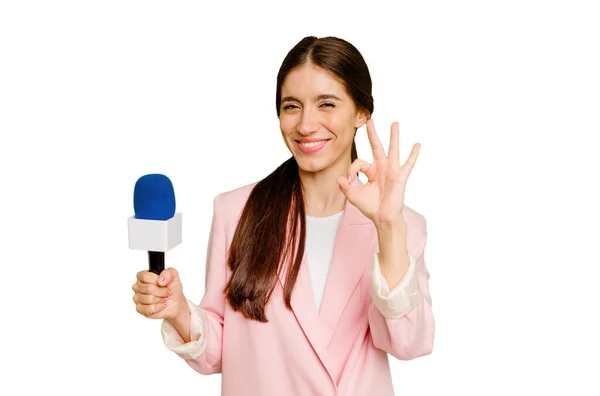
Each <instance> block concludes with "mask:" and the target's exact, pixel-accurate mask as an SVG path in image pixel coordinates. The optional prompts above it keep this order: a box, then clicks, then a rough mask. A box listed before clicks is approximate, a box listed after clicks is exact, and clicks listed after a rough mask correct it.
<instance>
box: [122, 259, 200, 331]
mask: <svg viewBox="0 0 600 396" xmlns="http://www.w3.org/2000/svg"><path fill="white" fill-rule="evenodd" d="M131 289H132V290H133V291H134V292H135V294H134V296H133V301H134V302H135V308H136V310H137V311H138V312H139V313H140V314H141V315H144V316H145V317H147V318H150V319H165V320H167V321H168V322H170V323H171V324H172V325H173V326H174V327H175V328H176V329H177V331H178V332H179V334H180V335H181V338H183V340H184V341H185V342H189V341H190V309H189V307H188V303H187V299H186V297H185V296H184V295H183V287H182V285H181V281H180V279H179V274H178V273H177V270H176V269H175V268H167V269H165V270H164V271H162V272H161V273H160V275H156V274H155V273H154V272H150V271H148V270H144V271H140V272H138V273H137V281H136V282H135V283H134V284H133V286H132V287H131Z"/></svg>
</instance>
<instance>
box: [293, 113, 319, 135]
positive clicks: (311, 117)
mask: <svg viewBox="0 0 600 396" xmlns="http://www.w3.org/2000/svg"><path fill="white" fill-rule="evenodd" d="M318 130H319V122H318V121H317V118H316V117H315V114H314V113H313V111H312V110H311V109H304V110H302V118H301V119H300V122H299V123H298V133H300V134H302V135H310V134H311V133H314V132H317V131H318Z"/></svg>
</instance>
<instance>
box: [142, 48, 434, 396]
mask: <svg viewBox="0 0 600 396" xmlns="http://www.w3.org/2000/svg"><path fill="white" fill-rule="evenodd" d="M276 109H277V115H278V117H279V120H280V127H281V132H282V136H283V140H284V142H285V144H286V145H287V147H288V149H289V150H290V152H291V154H292V157H291V158H290V159H289V160H287V161H285V162H284V163H283V164H282V165H281V166H279V168H277V169H276V170H275V171H274V172H273V173H271V174H270V175H269V176H267V177H266V178H265V179H263V180H261V181H260V182H258V183H253V184H250V185H247V186H243V187H240V188H238V189H236V190H233V191H229V192H224V193H222V194H219V195H217V197H216V198H215V200H214V215H213V221H212V226H211V234H210V239H209V244H208V252H207V262H206V284H205V294H204V297H203V299H202V301H201V303H200V305H199V306H198V305H195V304H194V303H192V302H191V301H189V300H187V299H186V297H185V296H184V295H183V292H182V286H181V282H180V280H179V277H178V273H177V271H176V270H175V269H173V268H168V269H166V270H164V271H163V272H162V273H161V274H160V275H158V276H157V275H156V274H153V273H151V272H149V271H141V272H139V273H138V274H137V279H138V280H137V282H136V283H135V284H134V285H133V290H134V291H135V295H134V297H133V300H134V301H135V303H136V309H137V311H138V312H139V313H141V314H143V315H144V316H146V317H148V318H154V319H163V323H162V327H161V329H162V335H163V339H164V342H165V344H166V346H167V348H169V349H170V350H172V351H174V352H175V353H177V354H178V355H179V356H181V357H182V358H183V359H185V361H186V363H188V364H189V365H190V366H191V367H192V368H193V369H194V370H196V371H198V372H199V373H202V374H213V373H222V394H223V395H256V396H259V395H260V396H264V395H286V396H292V395H302V396H306V395H332V396H333V395H352V396H361V395H365V396H366V395H378V396H385V395H393V394H394V391H393V386H392V379H391V374H390V369H389V362H388V354H390V355H392V356H394V357H395V358H397V359H402V360H409V359H413V358H416V357H419V356H423V355H427V354H429V353H430V352H431V350H432V348H433V338H434V318H433V314H432V311H431V298H430V293H429V287H428V279H429V273H428V271H427V269H426V267H425V261H424V249H425V243H426V223H425V218H424V217H423V216H422V215H420V214H418V213H417V212H415V211H414V210H412V209H410V208H408V207H406V206H404V193H405V186H406V182H407V179H408V176H409V175H410V172H411V170H412V169H413V167H414V165H415V162H416V160H417V156H418V153H419V147H420V145H419V144H415V145H414V146H413V149H412V151H411V153H410V156H409V158H408V160H407V161H406V162H405V163H404V164H403V165H402V166H400V161H399V136H398V134H399V132H398V124H397V123H394V124H392V130H391V138H390V147H389V152H388V154H387V155H386V153H385V151H384V149H383V147H382V145H381V143H380V141H379V139H378V137H377V135H376V133H375V128H374V125H373V121H372V120H371V119H370V117H371V114H372V112H373V98H372V96H371V78H370V75H369V70H368V68H367V65H366V64H365V62H364V59H363V57H362V56H361V54H360V53H359V52H358V50H357V49H356V48H355V47H354V46H353V45H352V44H350V43H348V42H346V41H344V40H341V39H338V38H334V37H327V38H321V39H317V38H316V37H306V38H304V39H303V40H301V41H300V42H299V43H298V44H297V45H296V46H295V47H294V48H293V49H292V50H291V51H290V52H289V53H288V55H287V56H286V58H285V60H284V61H283V64H282V66H281V69H280V71H279V74H278V76H277V92H276ZM365 123H366V125H367V133H368V136H369V141H370V143H371V146H372V150H373V159H374V161H373V164H369V163H367V162H365V161H363V160H360V159H358V158H357V153H356V147H355V143H354V136H355V134H356V130H357V129H358V128H360V127H361V126H363V125H365ZM358 172H363V173H365V174H366V176H367V177H368V180H369V181H368V183H366V184H363V183H362V182H361V181H360V180H359V179H358V177H357V175H358ZM293 231H294V232H293Z"/></svg>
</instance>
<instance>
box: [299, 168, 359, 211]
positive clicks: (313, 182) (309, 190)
mask: <svg viewBox="0 0 600 396" xmlns="http://www.w3.org/2000/svg"><path fill="white" fill-rule="evenodd" d="M349 166H350V164H348V165H347V166H345V167H344V166H341V167H340V166H338V167H335V166H331V167H329V168H327V169H324V170H322V171H319V172H304V171H302V170H301V169H299V172H300V180H301V182H302V186H303V194H304V202H305V206H306V214H307V215H309V216H313V217H327V216H331V215H334V214H336V213H339V212H341V211H342V210H344V207H345V205H346V196H345V195H344V193H343V192H342V190H340V187H339V185H338V183H337V179H338V178H339V177H340V176H346V173H345V172H346V170H347V169H348V167H349ZM335 168H340V170H338V169H335Z"/></svg>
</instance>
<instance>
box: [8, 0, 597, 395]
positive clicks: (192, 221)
mask: <svg viewBox="0 0 600 396" xmlns="http://www.w3.org/2000/svg"><path fill="white" fill-rule="evenodd" d="M201 3H202V2H199V1H198V2H190V1H188V2H174V1H172V2H167V1H162V2H158V1H124V0H120V1H96V2H92V1H70V2H68V1H38V2H32V1H4V2H2V3H1V5H0V133H1V141H0V165H1V166H0V172H1V178H0V188H1V193H0V199H1V202H0V203H1V208H2V212H3V215H2V222H1V224H2V226H1V227H0V232H1V238H0V241H1V243H2V253H3V255H2V259H1V263H2V272H1V278H0V280H1V283H2V288H1V289H0V290H1V294H2V306H3V309H2V311H1V312H2V316H1V319H0V320H1V321H2V326H1V328H0V331H1V332H2V334H1V338H0V339H2V351H1V353H0V359H1V364H2V367H3V369H2V370H3V375H2V377H3V380H2V386H3V387H7V388H10V390H7V389H5V390H3V391H2V392H1V393H2V394H6V395H30V394H46V393H47V394H50V393H51V394H63V395H67V394H68V395H82V394H85V395H106V394H144V395H165V394H170V395H192V394H195V395H218V394H219V393H220V379H221V377H220V375H212V376H202V375H200V374H198V373H196V372H195V371H193V370H192V369H191V368H190V367H189V366H187V365H186V364H185V362H184V361H183V360H181V359H180V358H179V357H178V356H177V355H175V354H174V353H172V352H170V351H168V350H167V349H166V348H165V346H164V344H163V342H162V339H161V336H160V321H158V320H151V319H147V318H145V317H143V316H141V315H140V314H138V313H137V312H136V311H135V305H134V303H133V301H132V300H131V297H132V296H133V291H132V290H131V285H133V283H134V282H135V274H136V272H137V271H140V270H143V269H147V265H148V264H147V256H146V254H145V252H141V251H131V250H129V249H128V244H127V217H129V216H131V215H132V214H133V187H134V183H135V181H136V180H137V179H138V178H139V177H140V176H142V175H144V174H147V173H155V172H156V173H163V174H166V175H167V176H169V178H170V179H171V180H172V181H173V184H174V187H175V193H176V197H177V210H178V211H181V212H182V213H183V219H184V220H183V224H184V226H183V227H184V229H183V244H182V245H180V246H178V247H177V248H175V249H174V250H172V251H171V252H169V253H168V254H167V265H168V266H174V267H175V268H177V269H178V270H179V272H180V274H181V276H182V280H183V283H184V292H185V293H186V296H187V297H188V298H190V299H191V300H193V301H195V302H196V303H198V302H199V301H200V299H201V298H202V295H203V291H204V269H205V261H204V260H205V254H206V246H207V241H208V232H209V229H210V220H211V217H212V202H213V199H214V196H215V195H217V194H218V193H220V192H224V191H229V190H233V189H235V188H238V187H241V186H243V185H246V184H250V183H253V182H255V181H258V180H260V179H262V178H263V177H265V176H266V175H267V174H268V173H270V172H271V171H272V170H274V169H275V168H276V167H277V166H278V165H279V164H280V163H281V162H283V161H284V160H285V159H287V158H288V157H289V152H288V151H287V148H286V146H285V144H284V143H283V140H282V138H281V135H280V131H279V124H278V120H277V117H276V112H275V82H276V75H277V71H278V69H279V66H280V64H281V61H282V60H283V58H284V56H285V55H286V53H287V51H288V50H289V49H291V48H292V47H293V46H294V45H295V44H296V43H297V42H298V41H299V40H300V39H302V38H303V37H304V36H307V35H316V36H318V37H322V36H329V35H333V36H338V37H341V38H344V39H346V40H348V41H350V42H351V43H353V44H354V45H355V46H356V47H357V48H358V49H359V50H360V51H361V52H362V54H363V55H364V57H365V59H366V61H367V64H368V65H369V67H370V71H371V75H372V78H373V83H374V87H373V95H374V98H375V112H374V113H373V119H374V120H375V125H376V128H377V132H378V134H379V136H380V138H381V140H382V141H383V142H384V145H385V146H386V147H387V146H388V142H389V140H388V139H389V131H390V125H391V123H392V122H393V121H399V122H400V137H401V160H402V161H404V160H405V159H406V157H407V155H408V152H409V151H410V148H411V146H412V145H413V144H414V143H416V142H420V143H421V144H422V148H421V154H420V156H419V160H418V162H417V165H416V167H415V169H414V171H413V173H412V175H411V178H410V180H409V184H408V187H407V196H406V205H408V206H409V207H411V208H413V209H415V210H416V211H418V212H419V213H421V214H423V215H424V216H425V217H426V218H427V221H428V231H429V239H428V246H427V250H426V262H427V266H428V268H429V271H430V273H431V279H430V287H431V293H432V298H433V310H434V315H435V318H436V339H435V347H434V352H433V354H432V355H429V356H426V357H422V358H418V359H415V360H413V361H408V362H403V361H396V360H395V359H394V358H390V362H391V365H392V372H393V377H394V386H395V389H396V392H397V393H398V394H400V395H440V394H461V395H506V394H511V395H541V394H550V393H551V394H570V395H598V394H600V385H599V384H598V380H597V379H594V378H593V377H594V376H595V377H596V378H597V374H598V370H599V367H600V362H599V352H600V342H599V341H598V334H599V333H600V325H599V312H600V310H599V309H598V303H599V302H600V292H599V290H600V288H599V287H598V275H600V270H599V268H600V259H599V258H600V254H599V252H598V245H599V237H600V232H599V231H598V228H599V227H598V224H599V221H600V210H599V209H598V203H599V201H600V194H599V192H598V184H599V177H598V171H599V170H600V160H599V157H600V155H599V147H598V144H597V142H598V137H599V136H600V135H599V134H600V114H599V113H600V77H599V76H600V72H599V71H600V59H599V53H600V51H599V49H600V40H599V37H600V24H599V23H598V20H599V19H600V13H599V9H598V5H597V3H596V2H593V1H587V2H586V1H572V0H571V1H562V2H559V1H524V0H519V1H509V0H504V1H495V2H491V1H418V2H416V1H413V2H408V1H404V2H389V3H387V5H384V3H383V2H376V1H369V2H357V3H354V4H352V3H348V2H331V1H326V2H317V1H299V2H276V3H274V4H265V5H261V4H257V3H256V2H241V1H240V2H239V4H231V3H226V2H223V3H219V4H218V5H217V3H216V2H214V3H210V4H201ZM357 145H358V153H359V156H360V157H361V158H363V159H365V160H369V161H370V160H371V159H372V156H371V152H370V147H369V144H368V140H367V137H366V130H365V129H364V128H361V129H360V130H359V133H358V136H357ZM363 180H364V179H363Z"/></svg>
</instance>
